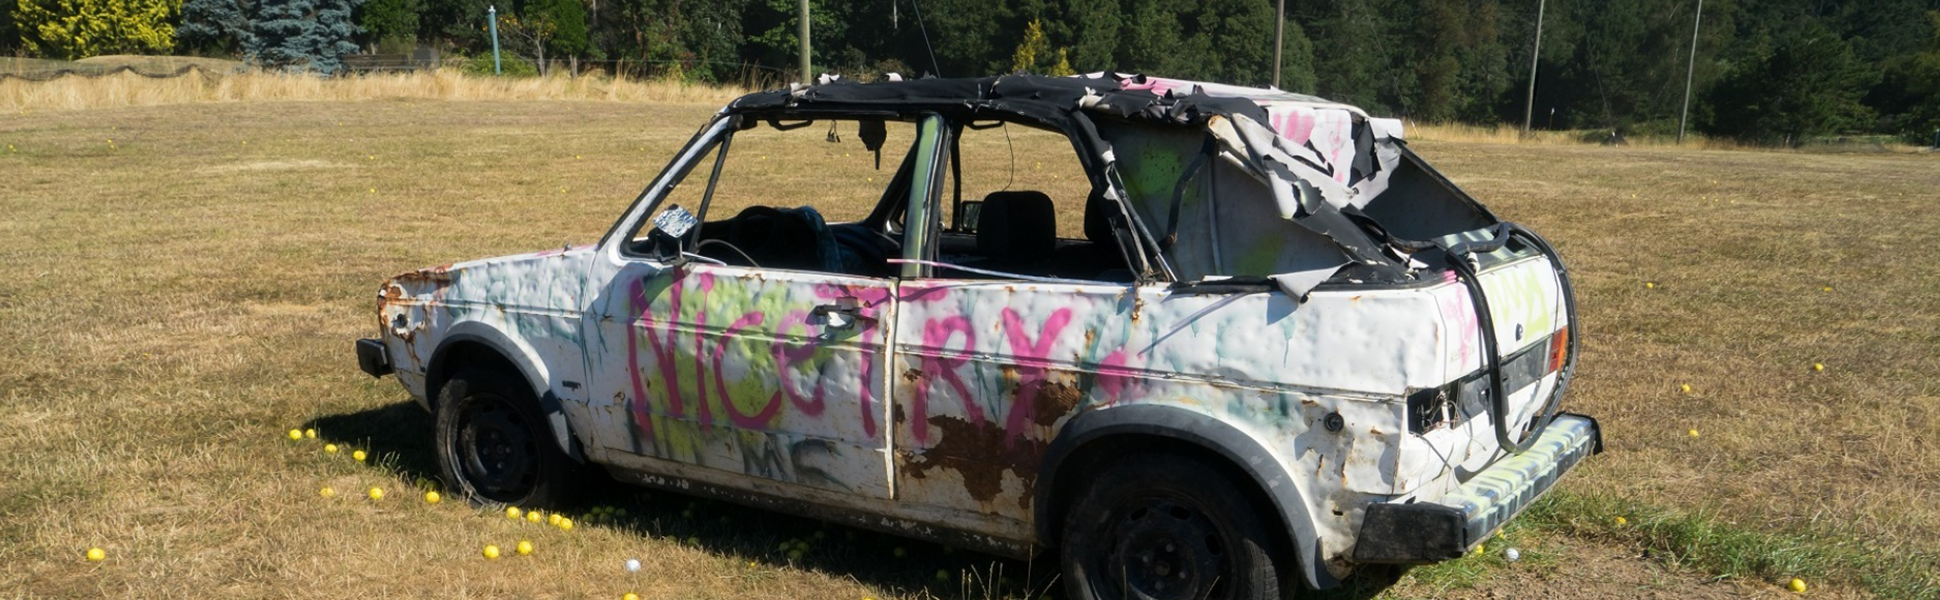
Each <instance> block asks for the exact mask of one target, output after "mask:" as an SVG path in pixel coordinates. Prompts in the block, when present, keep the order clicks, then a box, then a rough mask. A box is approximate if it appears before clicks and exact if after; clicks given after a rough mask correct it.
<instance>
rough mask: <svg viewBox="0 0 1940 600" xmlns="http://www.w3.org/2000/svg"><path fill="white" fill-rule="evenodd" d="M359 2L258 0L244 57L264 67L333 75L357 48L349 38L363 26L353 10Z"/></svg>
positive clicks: (345, 0) (337, 0)
mask: <svg viewBox="0 0 1940 600" xmlns="http://www.w3.org/2000/svg"><path fill="white" fill-rule="evenodd" d="M361 3H362V0H260V2H258V3H257V5H256V15H255V18H253V19H251V20H250V36H249V40H247V43H246V44H245V45H244V47H243V53H244V55H245V56H246V57H247V59H248V60H251V61H253V62H256V63H258V64H260V65H261V66H263V67H264V68H270V69H283V70H288V71H313V72H316V73H320V74H323V75H334V74H336V73H337V72H338V71H340V70H342V69H343V57H344V55H347V54H354V53H356V52H357V44H355V43H352V42H351V38H352V36H355V35H357V34H358V33H359V32H360V31H362V29H361V28H359V27H358V26H357V25H356V24H355V23H352V22H351V12H352V11H353V10H355V9H356V7H357V5H358V4H361Z"/></svg>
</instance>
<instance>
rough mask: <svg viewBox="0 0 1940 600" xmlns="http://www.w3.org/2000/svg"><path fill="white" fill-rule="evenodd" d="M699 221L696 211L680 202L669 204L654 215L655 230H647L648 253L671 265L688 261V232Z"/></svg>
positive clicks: (655, 258)
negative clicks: (695, 215)
mask: <svg viewBox="0 0 1940 600" xmlns="http://www.w3.org/2000/svg"><path fill="white" fill-rule="evenodd" d="M699 223H700V220H699V219H696V218H694V213H690V212H687V209H685V208H681V207H680V205H679V204H675V205H672V206H668V207H667V208H666V209H665V210H662V211H660V214H658V215H655V216H654V217H653V230H652V231H649V232H647V249H648V250H647V253H648V254H649V255H650V256H652V257H653V258H654V260H658V261H660V262H664V263H667V264H670V265H679V264H681V263H685V262H687V234H688V233H689V232H692V231H693V230H694V226H695V225H697V224H699Z"/></svg>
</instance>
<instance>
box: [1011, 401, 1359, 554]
mask: <svg viewBox="0 0 1940 600" xmlns="http://www.w3.org/2000/svg"><path fill="white" fill-rule="evenodd" d="M1127 434H1129V435H1142V436H1153V437H1162V438H1170V439H1173V440H1177V441H1179V442H1183V443H1186V444H1190V445H1192V446H1196V447H1199V448H1203V449H1205V450H1208V451H1211V452H1214V453H1216V454H1218V455H1219V456H1221V457H1223V458H1225V459H1226V460H1227V462H1229V463H1231V464H1232V465H1233V466H1234V467H1235V468H1238V469H1239V470H1240V471H1243V472H1245V473H1246V474H1247V475H1249V476H1250V477H1251V478H1252V480H1253V481H1252V483H1253V484H1254V485H1255V486H1256V487H1257V488H1258V489H1259V490H1261V491H1262V492H1264V493H1265V494H1266V496H1267V499H1268V501H1269V502H1271V503H1272V504H1273V506H1274V507H1275V508H1276V509H1277V510H1278V512H1279V517H1280V520H1281V522H1283V523H1285V524H1286V525H1287V534H1288V537H1289V540H1288V541H1290V542H1291V544H1290V546H1291V547H1292V548H1293V551H1294V553H1295V560H1296V561H1297V562H1298V569H1299V571H1300V573H1301V576H1302V577H1303V578H1305V579H1306V582H1307V585H1308V586H1309V587H1311V588H1313V589H1327V588H1331V587H1334V586H1336V585H1339V584H1340V581H1339V580H1338V579H1336V578H1335V577H1334V576H1333V574H1332V573H1329V572H1328V571H1327V568H1326V565H1325V564H1323V563H1322V562H1321V560H1322V559H1320V557H1319V552H1318V550H1319V548H1320V544H1319V540H1318V538H1317V536H1316V533H1315V531H1314V527H1313V519H1312V517H1311V515H1310V514H1309V513H1308V511H1307V501H1306V499H1305V498H1303V497H1302V496H1301V494H1300V490H1298V489H1296V487H1295V486H1294V484H1293V481H1292V480H1291V479H1290V478H1288V477H1287V474H1286V473H1285V472H1284V471H1283V470H1281V468H1280V464H1279V461H1277V460H1275V459H1274V458H1273V455H1272V453H1270V452H1268V451H1267V450H1266V449H1265V448H1264V447H1262V446H1261V445H1260V443H1259V441H1258V440H1256V439H1254V438H1253V436H1250V435H1247V434H1246V433H1245V432H1242V431H1240V430H1239V429H1237V428H1235V427H1233V426H1232V425H1229V424H1227V423H1225V422H1222V421H1220V420H1218V419H1216V418H1213V417H1211V416H1208V415H1204V414H1200V413H1197V412H1193V411H1190V410H1186V409H1183V408H1177V407H1172V406H1164V405H1152V404H1141V405H1133V406H1123V407H1116V408H1105V409H1093V410H1087V411H1084V412H1081V413H1079V414H1078V415H1077V416H1076V417H1073V418H1072V419H1071V420H1070V421H1069V422H1067V423H1065V425H1064V428H1063V429H1061V430H1060V431H1059V432H1058V437H1057V439H1055V440H1052V442H1051V447H1050V448H1049V449H1047V450H1046V451H1045V453H1044V466H1043V467H1042V468H1041V469H1040V470H1039V471H1038V473H1039V475H1038V479H1037V489H1036V490H1035V493H1036V497H1035V498H1033V501H1032V506H1033V507H1034V512H1035V514H1033V515H1032V518H1033V522H1034V524H1035V526H1036V528H1037V536H1038V539H1039V540H1052V539H1056V538H1057V533H1058V532H1056V531H1051V526H1050V524H1051V523H1053V522H1056V521H1057V520H1058V517H1059V516H1060V515H1055V514H1051V511H1052V510H1053V509H1052V507H1053V506H1054V504H1053V502H1052V500H1053V498H1052V496H1051V495H1052V494H1054V493H1056V490H1057V486H1058V481H1059V479H1058V477H1059V476H1060V475H1061V473H1059V472H1058V471H1059V467H1061V466H1063V464H1062V463H1063V462H1064V460H1065V459H1066V458H1069V457H1071V456H1072V455H1073V454H1075V453H1076V452H1077V451H1078V450H1079V449H1081V448H1083V447H1085V445H1087V444H1089V443H1091V442H1094V441H1097V440H1102V439H1105V438H1108V437H1112V436H1117V435H1127Z"/></svg>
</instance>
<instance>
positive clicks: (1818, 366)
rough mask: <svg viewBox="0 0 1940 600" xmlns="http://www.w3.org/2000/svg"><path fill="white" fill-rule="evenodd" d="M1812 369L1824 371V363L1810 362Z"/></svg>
mask: <svg viewBox="0 0 1940 600" xmlns="http://www.w3.org/2000/svg"><path fill="white" fill-rule="evenodd" d="M1812 370H1814V371H1824V370H1825V364H1824V363H1812Z"/></svg>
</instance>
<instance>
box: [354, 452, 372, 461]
mask: <svg viewBox="0 0 1940 600" xmlns="http://www.w3.org/2000/svg"><path fill="white" fill-rule="evenodd" d="M366 456H369V455H368V454H364V451H363V450H358V451H356V452H352V453H350V457H351V458H355V459H357V462H364V457H366Z"/></svg>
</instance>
